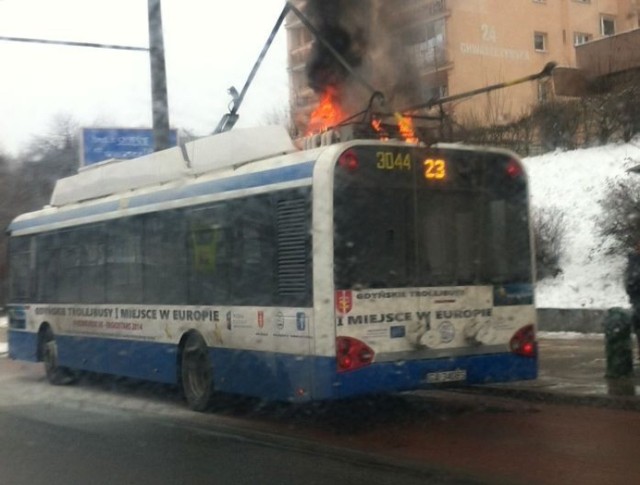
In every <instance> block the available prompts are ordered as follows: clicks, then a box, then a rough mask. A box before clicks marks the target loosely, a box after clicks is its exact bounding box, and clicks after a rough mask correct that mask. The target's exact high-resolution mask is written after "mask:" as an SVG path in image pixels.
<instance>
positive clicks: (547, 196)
mask: <svg viewBox="0 0 640 485" xmlns="http://www.w3.org/2000/svg"><path fill="white" fill-rule="evenodd" d="M524 163H525V166H526V168H527V172H528V174H529V183H530V187H531V199H532V204H533V207H534V208H543V207H549V206H555V207H558V208H559V209H560V210H562V211H563V212H564V213H565V218H566V219H565V220H566V221H567V232H566V243H565V249H566V250H565V254H564V257H563V259H562V261H561V266H562V269H563V274H561V275H560V276H558V277H556V278H554V279H547V280H543V281H541V282H540V283H539V284H538V287H537V301H536V304H537V306H538V307H539V308H609V307H612V306H625V307H626V306H628V301H627V296H626V294H625V292H624V288H623V286H622V271H623V269H624V263H625V260H624V258H622V257H612V256H606V255H604V254H602V251H599V249H598V247H599V243H600V239H599V237H598V234H597V227H596V221H595V218H596V217H597V216H598V215H599V214H600V206H599V204H598V201H599V200H601V199H602V198H603V196H604V189H605V183H606V180H607V178H618V177H640V175H634V174H630V173H628V172H627V170H628V169H629V168H630V167H633V166H635V165H639V164H640V139H635V140H634V142H632V143H627V144H613V145H606V146H602V147H596V148H588V149H581V150H575V151H570V152H561V151H556V152H552V153H548V154H545V155H541V156H537V157H529V158H526V159H524Z"/></svg>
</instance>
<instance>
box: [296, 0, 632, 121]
mask: <svg viewBox="0 0 640 485" xmlns="http://www.w3.org/2000/svg"><path fill="white" fill-rule="evenodd" d="M316 1H317V0H316ZM309 2H311V0H309ZM293 3H294V4H295V5H296V6H298V7H299V8H300V9H301V10H302V11H303V12H304V11H305V8H307V6H308V5H307V3H308V2H307V1H306V0H299V1H295V2H293ZM370 4H371V7H370V8H371V9H376V8H378V5H383V6H384V8H385V9H386V10H385V12H384V13H383V14H382V16H385V17H389V18H391V19H392V20H391V21H387V22H385V25H386V26H390V27H389V30H388V31H386V32H384V34H381V35H385V36H387V37H388V36H391V37H393V38H395V39H398V40H399V42H400V43H401V44H402V51H403V55H406V56H408V57H409V58H410V59H411V63H412V64H413V66H414V67H415V71H413V72H414V74H412V75H414V76H417V77H418V82H417V86H418V90H417V91H414V92H413V96H412V97H413V98H414V99H415V101H414V102H415V104H418V103H420V102H423V101H426V100H429V99H433V98H434V97H444V96H448V95H455V94H458V93H463V92H467V91H470V90H473V89H477V88H480V87H483V86H487V85H490V84H494V83H499V82H505V81H510V80H514V79H518V78H521V77H523V76H527V75H530V74H534V73H536V72H539V71H541V70H542V69H543V67H544V66H545V65H546V64H547V63H548V62H551V61H553V62H556V63H557V64H558V65H559V66H565V67H576V46H578V45H582V44H585V43H588V42H590V41H592V40H597V39H600V38H602V37H606V36H613V35H616V34H619V33H622V32H626V31H630V30H633V29H637V28H638V26H639V23H638V22H639V20H638V19H639V10H640V0H383V1H382V2H380V1H379V0H378V1H376V0H370ZM389 12H392V15H391V14H390V13H389ZM287 31H288V50H289V72H290V90H291V108H292V113H293V119H294V121H295V122H296V125H298V126H299V127H301V126H302V125H304V122H305V121H304V120H305V119H306V116H307V115H308V113H309V112H310V110H311V109H312V107H313V106H314V105H315V103H317V99H318V93H316V92H314V90H313V89H311V88H310V87H309V80H308V78H307V68H306V67H307V63H308V61H309V56H310V55H311V52H312V48H313V43H314V37H313V35H312V34H311V33H310V32H309V31H308V30H307V28H306V27H305V26H304V25H303V24H302V23H301V22H300V21H299V20H298V19H297V18H296V17H294V16H293V15H290V16H289V18H288V22H287ZM369 35H376V32H375V28H374V29H372V30H371V31H370V32H369ZM368 72H369V74H370V77H373V78H374V79H375V74H376V73H375V64H374V68H373V71H372V70H369V71H368ZM385 94H387V93H385ZM550 96H553V86H552V85H551V83H549V82H548V81H545V82H533V83H526V84H521V85H518V86H513V87H510V88H506V89H502V90H499V91H494V92H492V93H490V94H482V95H478V96H474V97H472V98H468V99H465V100H462V101H459V102H456V103H454V104H451V105H448V106H447V110H449V111H450V113H451V114H452V115H453V116H454V118H455V119H456V120H457V121H458V122H462V123H468V124H475V123H478V124H490V123H507V122H510V121H513V120H515V119H517V118H519V117H520V116H522V115H523V114H525V113H526V112H527V111H528V110H530V108H531V107H532V105H535V104H536V103H538V102H540V101H544V100H545V99H548V98H549V97H550Z"/></svg>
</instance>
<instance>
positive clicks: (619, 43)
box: [576, 29, 640, 79]
mask: <svg viewBox="0 0 640 485" xmlns="http://www.w3.org/2000/svg"><path fill="white" fill-rule="evenodd" d="M576 61H577V67H578V69H580V70H582V71H583V72H584V73H585V74H586V76H587V78H590V79H593V78H598V77H602V76H607V75H609V74H616V73H620V72H623V71H628V70H631V69H637V68H640V29H635V30H631V31H629V32H623V33H621V34H617V35H612V36H609V37H604V38H602V39H598V40H594V41H591V42H587V43H586V44H582V45H579V46H576Z"/></svg>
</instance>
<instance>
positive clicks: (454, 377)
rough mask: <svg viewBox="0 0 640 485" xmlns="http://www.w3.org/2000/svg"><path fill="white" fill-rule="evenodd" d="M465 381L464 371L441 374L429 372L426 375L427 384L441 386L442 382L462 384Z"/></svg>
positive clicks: (458, 370) (465, 373)
mask: <svg viewBox="0 0 640 485" xmlns="http://www.w3.org/2000/svg"><path fill="white" fill-rule="evenodd" d="M466 380H467V371H466V370H465V369H456V370H448V371H443V372H429V373H428V374H427V383H429V384H442V383H443V382H462V381H466Z"/></svg>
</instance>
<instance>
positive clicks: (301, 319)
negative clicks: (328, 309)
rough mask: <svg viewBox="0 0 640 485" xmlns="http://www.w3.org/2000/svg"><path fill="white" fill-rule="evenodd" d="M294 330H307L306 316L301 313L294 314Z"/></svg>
mask: <svg viewBox="0 0 640 485" xmlns="http://www.w3.org/2000/svg"><path fill="white" fill-rule="evenodd" d="M296 328H297V329H298V330H299V331H300V332H303V331H304V330H305V329H306V328H307V315H305V314H304V313H302V312H298V313H296Z"/></svg>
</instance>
